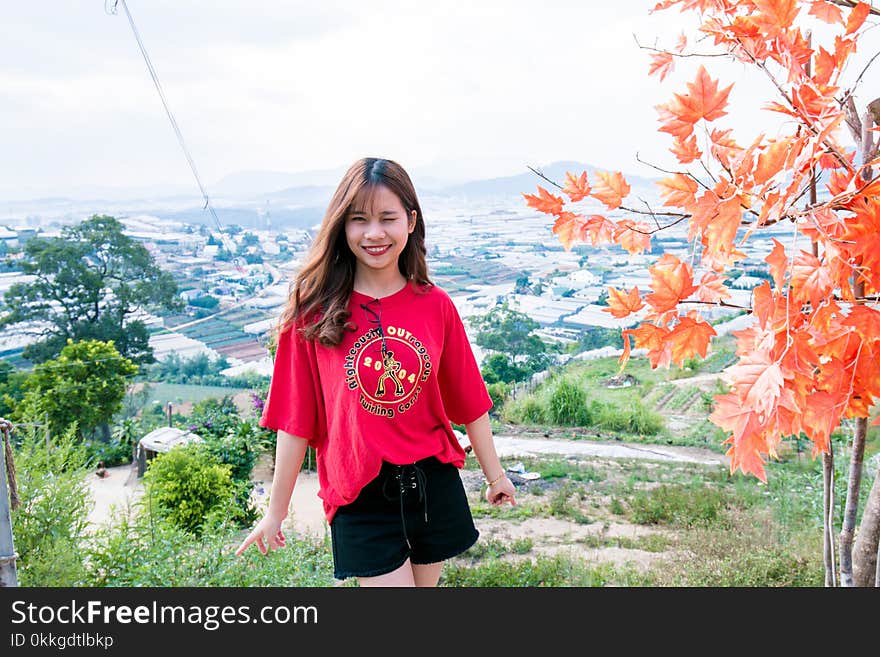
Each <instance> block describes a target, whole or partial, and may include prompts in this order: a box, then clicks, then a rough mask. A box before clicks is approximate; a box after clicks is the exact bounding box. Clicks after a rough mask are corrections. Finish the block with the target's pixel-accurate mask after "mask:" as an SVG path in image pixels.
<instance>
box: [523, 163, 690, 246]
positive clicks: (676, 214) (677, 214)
mask: <svg viewBox="0 0 880 657" xmlns="http://www.w3.org/2000/svg"><path fill="white" fill-rule="evenodd" d="M526 167H527V168H528V169H529V171H531V172H532V173H534V174H535V175H536V176H538V177H540V178H541V179H543V180H546V181H547V182H548V183H550V184H551V185H553V186H554V187H556V188H557V189H563V187H562V185H560V184H559V183H557V182H556V181H554V180H551V179H550V178H548V177H547V176H545V175H544V174H543V173H542V172H541V171H538V170H537V169H534V168H532V167H530V166H528V165H526ZM639 200H641V201H642V202H643V203H645V205H648V204H647V203H646V202H645V201H644V200H643V199H639ZM620 209H621V210H623V211H624V212H633V213H635V214H649V215H651V216H652V217H654V221H655V222H656V221H657V219H656V218H657V217H658V216H661V217H676V220H675V221H674V222H672V223H671V224H669V225H667V226H665V227H666V228H669V227H670V226H674V225H675V224H677V223H678V222H680V221H682V220H683V219H687V218H688V217H690V216H691V215H689V214H683V213H681V212H657V211H655V210H651V209H650V206H648V210H636V209H635V208H629V207H627V206H625V205H621V206H620ZM636 232H641V231H636ZM646 234H650V233H646Z"/></svg>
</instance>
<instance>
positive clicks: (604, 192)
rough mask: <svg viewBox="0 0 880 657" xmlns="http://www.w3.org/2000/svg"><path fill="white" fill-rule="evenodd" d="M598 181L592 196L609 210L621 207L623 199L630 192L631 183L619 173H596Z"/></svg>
mask: <svg viewBox="0 0 880 657" xmlns="http://www.w3.org/2000/svg"><path fill="white" fill-rule="evenodd" d="M596 178H597V181H596V182H595V183H594V184H593V190H592V191H591V192H590V196H592V197H593V198H594V199H596V200H598V201H601V202H602V203H604V204H605V205H606V206H608V209H609V210H616V209H617V208H619V207H620V204H621V203H622V202H623V199H625V198H626V197H627V195H628V194H629V192H630V186H629V183H627V182H626V178H624V177H623V174H621V173H620V172H619V171H615V172H613V173H612V172H605V171H596Z"/></svg>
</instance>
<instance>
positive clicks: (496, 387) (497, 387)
mask: <svg viewBox="0 0 880 657" xmlns="http://www.w3.org/2000/svg"><path fill="white" fill-rule="evenodd" d="M510 387H511V386H510V384H509V383H504V382H503V381H497V382H496V383H488V384H486V390H488V391H489V397H490V398H491V399H492V413H493V414H496V415H497V414H498V412H499V411H501V408H502V407H503V406H504V402H505V401H507V395H508V394H509V393H510Z"/></svg>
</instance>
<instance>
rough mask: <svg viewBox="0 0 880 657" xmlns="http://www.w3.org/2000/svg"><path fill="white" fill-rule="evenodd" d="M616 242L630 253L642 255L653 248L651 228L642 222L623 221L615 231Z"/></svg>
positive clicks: (618, 223) (619, 222)
mask: <svg viewBox="0 0 880 657" xmlns="http://www.w3.org/2000/svg"><path fill="white" fill-rule="evenodd" d="M614 241H615V242H617V243H618V244H620V246H622V247H623V248H624V249H626V250H627V251H629V252H630V253H641V252H642V251H647V250H648V249H650V248H651V227H650V226H649V225H648V224H646V223H644V222H641V221H633V220H632V219H621V220H620V221H618V222H617V228H616V229H615V231H614Z"/></svg>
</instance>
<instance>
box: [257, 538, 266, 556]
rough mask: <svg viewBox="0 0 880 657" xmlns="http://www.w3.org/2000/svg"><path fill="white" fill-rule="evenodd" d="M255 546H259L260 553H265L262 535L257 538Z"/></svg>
mask: <svg viewBox="0 0 880 657" xmlns="http://www.w3.org/2000/svg"><path fill="white" fill-rule="evenodd" d="M257 547H258V548H260V553H261V554H266V552H267V550H266V546H265V544H264V543H263V537H262V536H260V537H258V538H257Z"/></svg>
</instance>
